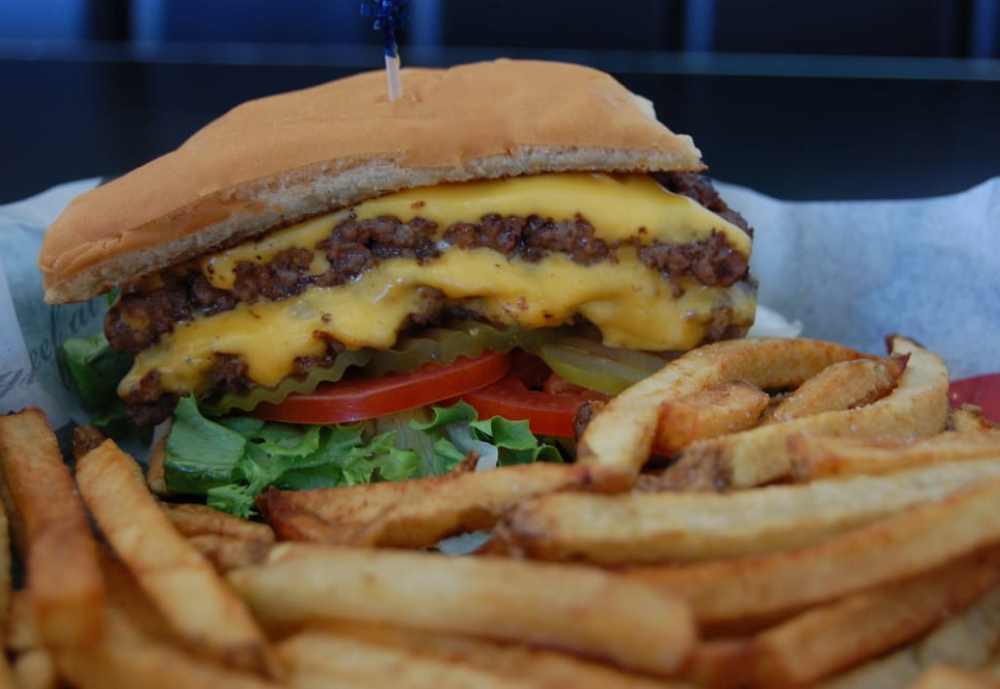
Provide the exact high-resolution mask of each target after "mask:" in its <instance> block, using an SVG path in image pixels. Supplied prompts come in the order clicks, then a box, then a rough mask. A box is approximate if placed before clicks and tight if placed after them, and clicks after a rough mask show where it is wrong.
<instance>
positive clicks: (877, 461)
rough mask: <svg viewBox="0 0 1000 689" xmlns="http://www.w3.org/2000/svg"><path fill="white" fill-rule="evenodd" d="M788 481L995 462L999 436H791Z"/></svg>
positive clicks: (999, 453)
mask: <svg viewBox="0 0 1000 689" xmlns="http://www.w3.org/2000/svg"><path fill="white" fill-rule="evenodd" d="M788 451H789V454H790V455H791V460H792V471H791V478H793V479H794V480H796V481H813V480H816V479H820V478H830V477H835V478H836V477H843V476H855V475H861V474H867V475H877V474H888V473H892V472H896V471H901V470H904V469H911V468H914V467H919V466H927V465H931V464H944V463H947V462H962V461H968V460H977V459H986V458H1000V431H997V430H989V431H971V432H969V431H965V432H955V433H939V434H938V435H935V436H932V437H930V438H925V439H922V440H917V441H912V440H899V439H897V440H877V439H871V438H850V437H841V438H830V437H823V436H813V435H798V436H792V437H791V438H789V440H788Z"/></svg>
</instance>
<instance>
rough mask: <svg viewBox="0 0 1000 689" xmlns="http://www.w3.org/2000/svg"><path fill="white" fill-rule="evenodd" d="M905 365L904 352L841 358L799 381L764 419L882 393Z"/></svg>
mask: <svg viewBox="0 0 1000 689" xmlns="http://www.w3.org/2000/svg"><path fill="white" fill-rule="evenodd" d="M905 369H906V356H892V357H887V358H885V359H854V360H853V361H841V362H839V363H836V364H832V365H831V366H829V367H828V368H825V369H823V370H822V371H820V372H819V374H817V375H816V377H815V378H810V379H809V380H807V381H805V382H804V383H802V385H800V386H799V388H798V389H797V390H796V391H795V392H793V393H791V394H790V395H789V396H788V397H786V398H785V399H784V400H782V402H781V404H779V405H778V406H776V407H775V408H774V410H773V411H771V412H770V413H769V414H768V415H767V418H766V419H765V423H783V422H785V421H792V420H793V419H801V418H803V417H805V416H814V415H815V414H821V413H823V412H827V411H841V410H843V409H852V408H854V407H860V406H863V405H866V404H871V403H872V402H874V401H876V400H879V399H881V398H883V397H885V396H886V395H887V394H888V393H889V392H890V391H891V390H892V389H893V388H894V387H896V381H898V380H899V377H900V376H901V375H902V374H903V371H904V370H905Z"/></svg>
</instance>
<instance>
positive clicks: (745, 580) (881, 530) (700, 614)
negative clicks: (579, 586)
mask: <svg viewBox="0 0 1000 689" xmlns="http://www.w3.org/2000/svg"><path fill="white" fill-rule="evenodd" d="M998 504H1000V481H998V480H992V481H988V482H984V483H983V484H982V485H980V486H977V487H975V488H971V489H969V490H967V491H963V492H960V493H958V494H955V495H951V496H949V497H947V498H945V499H944V500H941V501H939V502H932V503H927V504H922V505H918V506H915V507H911V508H910V509H908V510H905V511H903V512H901V513H899V514H897V515H894V516H892V517H889V518H886V519H883V520H881V521H878V522H875V523H873V524H869V525H868V526H865V527H861V528H859V529H855V530H853V531H849V532H847V533H844V534H840V535H838V536H835V537H833V538H830V539H828V540H826V541H823V542H821V543H818V544H816V545H812V546H808V547H806V548H802V549H799V550H793V551H788V552H781V553H776V554H772V555H765V556H753V557H746V558H740V559H736V560H719V561H714V562H706V563H701V564H696V565H687V566H681V567H678V566H664V565H651V566H646V567H635V568H632V569H629V570H627V571H628V576H630V577H632V578H634V579H636V580H638V581H642V582H644V583H647V584H650V585H652V586H655V587H656V588H657V589H659V590H661V591H663V592H665V593H669V594H671V595H675V596H679V597H681V598H683V599H685V600H686V601H687V602H688V603H689V604H690V605H691V607H692V609H693V610H694V614H695V618H696V619H697V620H698V621H699V622H700V623H701V624H703V625H719V624H725V623H732V622H735V621H738V620H745V619H752V618H754V617H766V616H768V615H774V614H777V613H781V612H783V611H788V610H796V609H801V608H802V607H804V606H808V605H814V604H816V603H822V602H825V601H829V600H834V599H836V598H840V597H842V596H844V595H848V594H851V593H854V592H857V591H861V590H863V589H866V588H869V587H871V586H878V585H880V584H885V583H888V582H891V581H898V580H901V579H904V578H906V577H910V576H914V575H916V574H919V573H920V572H923V571H927V570H929V569H932V568H934V567H938V566H940V565H943V564H944V563H947V562H949V561H951V560H953V559H955V558H958V557H962V556H964V555H967V554H969V553H972V552H974V551H976V550H978V549H980V548H984V547H987V546H991V545H995V544H998V543H1000V509H997V505H998Z"/></svg>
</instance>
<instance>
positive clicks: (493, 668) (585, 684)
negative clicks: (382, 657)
mask: <svg viewBox="0 0 1000 689" xmlns="http://www.w3.org/2000/svg"><path fill="white" fill-rule="evenodd" d="M318 631H322V632H325V633H328V634H331V635H333V636H336V637H340V638H350V639H355V640H358V641H363V642H365V643H370V644H378V645H380V646H388V647H391V648H397V649H401V650H404V651H410V652H413V653H418V654H420V655H423V656H431V657H433V658H437V659H440V660H447V661H450V662H453V663H458V664H460V665H463V666H467V667H473V668H476V669H478V670H482V671H485V672H489V673H492V674H494V675H496V676H500V677H505V678H509V679H516V680H519V681H522V682H527V683H528V684H527V685H526V686H535V685H538V686H544V687H575V688H578V689H603V688H604V687H607V689H657V688H659V689H671V688H673V687H680V686H682V685H680V684H678V683H665V682H664V680H661V679H657V680H655V681H652V680H649V679H647V678H645V677H641V676H638V675H632V674H628V673H625V672H622V671H621V670H617V669H614V668H612V667H609V666H607V665H602V664H599V663H595V662H593V661H589V660H585V659H583V658H579V657H577V656H573V655H567V654H564V653H557V652H555V651H549V650H545V649H540V648H531V647H528V646H523V645H519V644H505V643H498V642H495V641H487V640H485V639H474V638H470V637H467V636H456V635H448V634H437V633H430V632H427V631H425V630H416V629H405V628H403V627H392V626H388V625H378V624H366V623H362V622H347V621H343V620H340V621H337V622H333V623H325V624H323V625H322V627H320V628H318Z"/></svg>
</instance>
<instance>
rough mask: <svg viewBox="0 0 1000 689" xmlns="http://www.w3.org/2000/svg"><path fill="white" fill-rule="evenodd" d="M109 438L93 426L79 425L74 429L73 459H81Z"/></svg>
mask: <svg viewBox="0 0 1000 689" xmlns="http://www.w3.org/2000/svg"><path fill="white" fill-rule="evenodd" d="M105 440H107V438H106V437H105V436H104V434H103V433H101V432H100V431H99V430H97V429H96V428H94V427H93V426H77V427H76V428H74V429H73V459H80V457H83V456H84V455H85V454H87V453H88V452H90V451H91V450H93V449H94V448H95V447H97V446H98V445H100V444H101V443H103V442H104V441H105Z"/></svg>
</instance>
